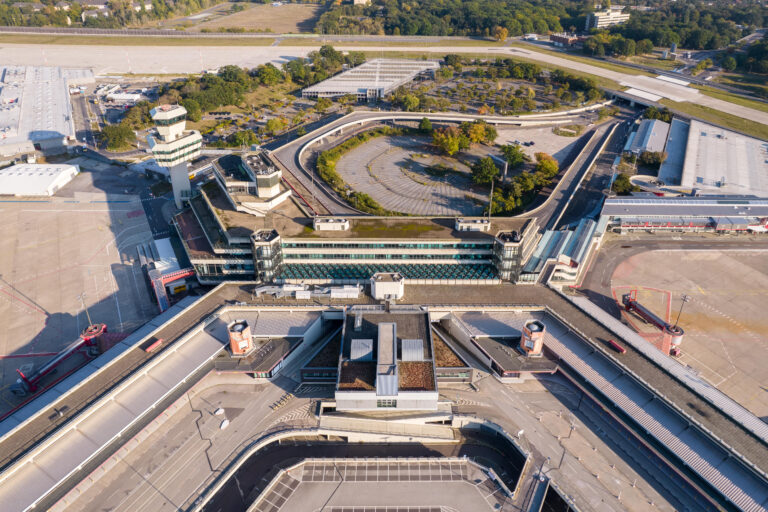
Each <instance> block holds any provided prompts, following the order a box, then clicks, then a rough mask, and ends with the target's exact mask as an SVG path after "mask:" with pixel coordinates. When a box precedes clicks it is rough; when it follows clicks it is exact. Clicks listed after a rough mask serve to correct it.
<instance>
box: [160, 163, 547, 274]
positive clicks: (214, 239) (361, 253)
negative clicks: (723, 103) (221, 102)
mask: <svg viewBox="0 0 768 512" xmlns="http://www.w3.org/2000/svg"><path fill="white" fill-rule="evenodd" d="M264 158H266V157H263V156H261V157H259V158H258V159H256V158H255V157H254V156H253V155H250V156H246V157H244V158H240V157H238V156H231V155H230V156H226V157H222V158H221V159H219V160H218V162H217V164H216V165H214V174H215V176H216V179H215V180H214V181H210V182H208V183H206V184H205V185H204V186H203V187H201V188H200V193H199V194H198V195H196V196H195V197H193V198H192V199H191V200H190V202H189V204H190V208H189V209H188V210H186V211H184V212H182V213H181V214H179V215H177V216H176V219H175V226H176V228H177V230H178V232H179V235H180V237H181V239H182V241H183V245H184V248H185V250H186V252H187V254H188V256H189V258H190V261H191V262H192V265H193V266H194V267H195V270H196V272H197V276H198V279H199V280H200V282H201V283H202V284H217V283H220V282H222V281H225V280H228V279H249V280H251V279H257V280H259V281H261V282H273V281H274V282H277V283H306V284H322V283H335V284H353V283H358V282H367V280H368V279H370V277H371V276H372V275H373V274H375V273H376V272H399V273H401V274H402V275H403V276H404V277H405V279H406V281H407V282H409V283H422V284H437V283H444V284H447V283H461V284H492V283H500V282H502V281H512V282H514V281H517V279H518V278H519V275H520V272H521V268H522V264H523V262H524V261H525V260H526V259H527V257H528V255H529V254H530V252H531V251H532V250H533V248H534V247H535V239H536V229H537V226H536V221H535V220H533V219H516V218H498V219H496V218H493V219H491V220H490V221H489V220H488V219H485V218H458V219H457V218H421V217H368V216H366V217H362V216H361V217H352V216H350V217H348V218H340V217H323V218H321V217H315V218H314V219H311V218H309V217H307V216H306V215H305V214H304V212H303V211H302V210H301V209H300V205H299V203H298V202H296V201H295V200H294V198H291V200H285V199H286V198H287V196H286V195H284V194H283V192H281V191H280V190H283V189H282V188H281V187H283V185H282V184H275V185H274V187H276V189H275V190H272V191H271V192H270V193H269V194H267V195H269V196H270V197H276V198H281V200H280V201H274V202H272V203H270V204H268V205H265V206H264V207H263V208H261V209H259V210H258V211H257V210H256V209H255V208H254V207H252V206H251V207H246V206H247V204H248V203H247V202H246V201H244V200H243V199H242V197H243V196H242V194H238V193H235V192H234V190H233V189H232V188H231V187H229V185H227V183H228V181H227V179H231V178H227V176H225V175H226V173H225V172H224V171H223V169H224V167H231V166H230V164H233V162H234V163H237V165H238V166H245V168H250V166H253V165H256V164H254V162H261V163H262V164H263V163H264V162H265V160H264ZM259 165H261V164H259ZM225 178H227V179H225ZM277 188H280V190H277ZM249 197H251V196H249ZM260 204H262V205H264V204H265V203H264V202H262V203H260Z"/></svg>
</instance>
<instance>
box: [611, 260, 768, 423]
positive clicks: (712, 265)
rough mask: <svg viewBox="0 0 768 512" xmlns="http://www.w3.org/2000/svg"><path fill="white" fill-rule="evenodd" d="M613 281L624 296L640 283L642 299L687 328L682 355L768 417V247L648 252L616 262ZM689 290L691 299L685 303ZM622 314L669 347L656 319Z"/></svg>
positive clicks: (657, 312) (706, 376)
mask: <svg viewBox="0 0 768 512" xmlns="http://www.w3.org/2000/svg"><path fill="white" fill-rule="evenodd" d="M611 287H612V292H613V296H614V298H615V299H616V301H617V303H619V304H621V303H622V297H623V296H624V295H625V294H627V293H630V292H632V291H635V293H636V296H637V301H638V302H639V303H640V304H641V305H642V306H643V307H645V308H647V309H648V310H650V311H651V312H652V313H653V314H655V315H656V316H658V317H659V318H660V319H661V320H662V321H664V322H668V323H670V324H673V325H674V324H678V325H679V327H680V328H682V329H684V330H685V336H684V339H683V340H682V343H681V344H680V346H679V351H680V353H679V355H678V356H677V357H676V360H677V361H679V362H680V363H681V364H683V365H686V366H690V367H691V368H693V369H695V370H696V371H697V372H698V374H699V375H700V377H702V378H703V379H705V380H706V381H708V382H710V383H711V384H713V385H714V386H716V387H717V388H718V389H720V390H721V391H722V392H723V393H725V394H727V395H729V396H730V397H731V398H733V399H734V400H736V401H737V402H739V403H740V404H741V405H743V406H744V407H746V408H747V409H748V410H750V411H751V412H753V413H754V414H755V415H756V416H758V417H761V418H763V420H766V419H768V393H766V389H768V367H766V366H765V364H764V363H763V362H764V361H765V360H766V358H768V320H766V318H765V314H764V312H763V311H762V309H763V307H762V306H763V305H764V304H765V303H766V301H768V259H766V257H765V253H763V252H759V251H755V252H750V251H717V250H713V251H652V252H645V253H641V254H637V255H635V256H632V257H630V258H628V259H627V260H625V261H624V262H622V263H621V264H620V265H619V266H618V267H617V268H616V270H615V272H614V274H613V277H612V281H611ZM683 295H685V296H687V297H688V299H687V300H688V302H685V303H683V299H682V296H683ZM681 306H682V312H680V309H681ZM622 309H625V308H624V307H622ZM678 314H679V321H678V320H677V317H678ZM622 316H623V318H624V320H625V321H627V322H628V323H629V324H630V326H631V327H633V328H634V329H635V330H637V331H638V332H639V333H640V334H641V336H643V337H645V338H646V339H647V340H648V342H649V343H652V344H654V345H656V346H657V347H658V348H660V349H662V348H665V349H668V348H669V346H668V345H667V346H665V345H664V343H665V340H664V335H663V333H662V332H661V330H660V329H658V328H657V327H656V326H654V325H653V324H652V323H650V322H647V321H645V320H643V319H642V318H641V316H640V315H638V314H636V313H635V312H628V311H626V310H624V311H622Z"/></svg>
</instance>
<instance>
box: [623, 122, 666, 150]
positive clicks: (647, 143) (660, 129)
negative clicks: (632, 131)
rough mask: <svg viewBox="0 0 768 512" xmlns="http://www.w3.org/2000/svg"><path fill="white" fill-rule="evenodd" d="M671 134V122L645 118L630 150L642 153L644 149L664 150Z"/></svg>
mask: <svg viewBox="0 0 768 512" xmlns="http://www.w3.org/2000/svg"><path fill="white" fill-rule="evenodd" d="M668 134H669V123H665V122H664V121H659V120H658V119H643V121H641V122H640V127H638V129H637V135H636V136H635V138H634V139H633V141H632V144H631V146H630V148H629V151H631V152H633V153H642V152H644V151H664V146H665V145H666V144H667V135H668Z"/></svg>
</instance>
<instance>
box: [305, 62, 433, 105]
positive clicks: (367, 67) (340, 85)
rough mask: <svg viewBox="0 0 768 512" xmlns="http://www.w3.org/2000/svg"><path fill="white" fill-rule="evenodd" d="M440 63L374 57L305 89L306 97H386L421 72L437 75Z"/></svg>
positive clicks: (362, 98) (421, 74)
mask: <svg viewBox="0 0 768 512" xmlns="http://www.w3.org/2000/svg"><path fill="white" fill-rule="evenodd" d="M439 68H440V64H439V63H437V62H435V61H428V60H409V59H373V60H369V61H368V62H364V63H363V64H360V65H359V66H357V67H354V68H352V69H349V70H347V71H343V72H341V73H339V74H338V75H336V76H333V77H331V78H329V79H327V80H323V81H322V82H320V83H318V84H315V85H311V86H309V87H307V88H305V89H304V90H302V91H301V96H302V98H335V97H338V96H345V95H347V94H351V95H353V96H356V97H357V99H358V100H359V101H366V100H374V99H378V98H383V97H384V96H386V95H387V94H389V93H391V92H393V91H394V90H395V89H397V88H398V87H400V86H401V85H405V84H407V83H408V82H410V81H411V80H414V79H416V78H417V77H419V76H433V75H434V73H435V71H436V70H437V69H439Z"/></svg>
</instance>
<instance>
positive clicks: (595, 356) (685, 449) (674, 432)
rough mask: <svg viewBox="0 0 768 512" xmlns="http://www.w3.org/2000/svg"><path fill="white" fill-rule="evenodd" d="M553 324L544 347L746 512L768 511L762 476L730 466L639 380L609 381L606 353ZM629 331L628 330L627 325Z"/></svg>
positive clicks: (721, 453)
mask: <svg viewBox="0 0 768 512" xmlns="http://www.w3.org/2000/svg"><path fill="white" fill-rule="evenodd" d="M616 322H618V321H616ZM548 326H549V330H548V331H547V334H546V339H545V344H546V345H547V346H548V347H549V348H550V349H551V350H552V351H553V352H555V353H556V354H557V355H558V356H559V357H561V358H562V359H563V361H565V362H566V363H567V364H568V365H570V366H571V367H572V368H574V369H575V370H576V371H577V372H579V374H580V375H581V376H583V377H584V378H586V379H587V380H589V381H590V382H591V383H592V384H593V385H594V386H595V387H597V388H598V389H600V390H601V392H602V393H603V394H604V395H605V396H606V397H607V398H609V399H610V400H611V401H613V402H614V403H615V404H617V405H618V406H619V407H621V408H622V409H623V410H624V411H625V412H626V413H627V414H628V415H629V416H630V417H632V418H633V419H634V420H635V421H637V422H638V423H639V424H640V425H641V426H642V427H643V428H644V429H646V430H647V431H648V433H649V434H650V435H651V436H653V437H655V438H656V439H658V440H659V441H660V442H661V443H663V444H664V445H665V446H667V447H669V449H670V450H671V451H672V452H673V453H674V454H676V455H677V456H678V457H679V458H680V459H681V460H682V461H683V462H685V463H686V464H687V465H688V466H689V467H690V468H692V469H693V470H694V471H696V472H697V473H699V474H700V475H702V477H703V478H705V479H706V480H707V481H708V482H710V484H711V485H713V486H714V487H715V488H716V489H718V490H719V491H720V492H721V493H722V494H723V495H724V496H726V497H727V498H728V499H730V500H731V501H733V502H734V503H737V504H738V506H739V507H740V508H742V509H743V510H748V511H755V512H757V511H764V510H765V508H764V507H763V503H764V502H765V500H766V485H765V482H764V481H763V480H762V479H761V478H760V477H759V476H758V475H757V474H755V473H752V472H750V471H748V470H746V468H744V467H743V466H741V465H740V464H736V465H727V464H725V462H726V461H728V460H731V461H734V459H733V458H732V457H729V454H728V452H727V451H726V450H725V449H724V448H722V447H721V446H720V445H719V444H717V443H716V442H715V441H713V440H712V439H710V438H709V437H708V436H707V435H705V434H704V433H703V432H701V431H699V430H698V429H697V428H696V427H694V426H691V425H690V424H689V423H688V421H686V420H685V419H683V418H682V417H680V415H679V414H677V413H676V412H674V411H673V410H672V409H671V408H670V407H668V406H667V405H666V404H665V403H664V402H663V401H662V400H659V399H655V398H654V395H653V394H652V393H651V392H650V391H649V390H648V389H647V388H645V387H644V386H643V385H642V384H640V383H639V382H638V381H637V380H635V379H633V378H631V377H630V376H628V375H625V374H622V375H621V376H619V377H617V378H612V379H610V380H609V378H606V375H605V374H604V372H603V371H602V366H604V364H603V363H605V362H607V361H608V360H607V359H606V357H605V356H604V355H602V354H601V353H599V352H594V351H590V352H585V351H584V343H583V341H581V340H580V339H578V338H577V337H576V336H574V335H572V334H571V333H570V332H569V331H568V330H567V329H566V328H565V327H564V326H562V325H561V324H559V322H556V321H555V320H554V319H552V321H550V322H548ZM625 329H627V330H629V328H627V327H625ZM618 334H621V333H618ZM633 334H634V333H633ZM634 336H638V335H636V334H634ZM641 339H642V338H641ZM642 341H643V343H644V345H645V346H646V348H647V349H648V350H649V351H651V350H652V351H655V352H656V353H657V354H658V355H661V352H659V351H658V350H657V349H656V348H655V347H653V346H652V345H651V344H649V343H648V342H646V341H645V340H642ZM585 354H586V355H585ZM667 359H668V358H667ZM598 361H599V363H597V362H598ZM596 363H597V364H596ZM674 364H678V363H674ZM678 366H679V364H678ZM598 368H601V369H600V370H598ZM767 427H768V426H767Z"/></svg>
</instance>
